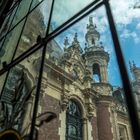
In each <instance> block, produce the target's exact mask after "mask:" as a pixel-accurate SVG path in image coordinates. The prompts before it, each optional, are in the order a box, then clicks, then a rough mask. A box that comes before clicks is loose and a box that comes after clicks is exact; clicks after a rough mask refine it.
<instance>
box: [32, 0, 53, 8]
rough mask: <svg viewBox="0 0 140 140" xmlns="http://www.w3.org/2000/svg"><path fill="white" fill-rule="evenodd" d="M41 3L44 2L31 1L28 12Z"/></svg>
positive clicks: (40, 0) (39, 0)
mask: <svg viewBox="0 0 140 140" xmlns="http://www.w3.org/2000/svg"><path fill="white" fill-rule="evenodd" d="M42 1H44V0H33V2H32V5H31V8H30V10H32V9H33V8H34V7H35V6H36V5H38V4H39V3H41V2H42ZM46 1H48V0H46ZM50 2H51V1H50ZM48 3H49V1H48Z"/></svg>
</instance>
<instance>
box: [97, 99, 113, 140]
mask: <svg viewBox="0 0 140 140" xmlns="http://www.w3.org/2000/svg"><path fill="white" fill-rule="evenodd" d="M109 98H110V97H109V96H102V97H101V99H100V100H99V101H98V104H97V125H98V138H99V140H113V134H112V130H111V129H112V125H111V122H110V120H111V119H110V117H111V115H110V111H109V110H110V109H109V107H110V104H111V101H110V99H109Z"/></svg>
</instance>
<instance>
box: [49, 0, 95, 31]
mask: <svg viewBox="0 0 140 140" xmlns="http://www.w3.org/2000/svg"><path fill="white" fill-rule="evenodd" d="M92 1H93V0H88V1H83V0H82V1H81V0H76V1H75V0H71V1H69V0H56V1H55V3H54V10H53V15H52V20H51V24H52V26H53V28H52V29H51V30H50V32H52V31H53V30H54V29H56V28H57V27H59V26H60V25H62V24H63V23H64V22H65V21H67V20H68V19H69V18H71V17H72V16H73V15H75V14H76V13H77V12H79V11H80V10H82V9H83V8H84V7H85V6H87V5H88V4H90V3H91V2H92Z"/></svg>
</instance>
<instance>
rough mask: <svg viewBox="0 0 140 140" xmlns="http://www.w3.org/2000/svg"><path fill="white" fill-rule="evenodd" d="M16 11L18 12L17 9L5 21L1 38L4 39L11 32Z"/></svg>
mask: <svg viewBox="0 0 140 140" xmlns="http://www.w3.org/2000/svg"><path fill="white" fill-rule="evenodd" d="M16 10H17V8H15V9H14V10H13V11H12V12H11V13H10V14H9V15H8V16H7V17H6V19H5V20H4V23H3V25H2V27H1V28H0V35H1V36H0V38H2V37H3V36H4V35H5V34H6V33H7V31H8V30H9V28H10V26H11V22H12V20H13V18H14V15H15V12H16Z"/></svg>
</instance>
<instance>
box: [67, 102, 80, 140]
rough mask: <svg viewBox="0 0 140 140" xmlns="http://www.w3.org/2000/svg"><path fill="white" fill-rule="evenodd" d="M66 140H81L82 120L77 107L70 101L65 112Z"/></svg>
mask: <svg viewBox="0 0 140 140" xmlns="http://www.w3.org/2000/svg"><path fill="white" fill-rule="evenodd" d="M66 139H67V140H82V119H81V110H80V108H79V106H78V105H77V104H76V103H75V102H74V101H70V102H69V106H68V110H67V134H66Z"/></svg>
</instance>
